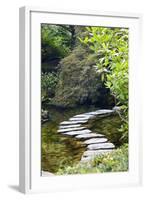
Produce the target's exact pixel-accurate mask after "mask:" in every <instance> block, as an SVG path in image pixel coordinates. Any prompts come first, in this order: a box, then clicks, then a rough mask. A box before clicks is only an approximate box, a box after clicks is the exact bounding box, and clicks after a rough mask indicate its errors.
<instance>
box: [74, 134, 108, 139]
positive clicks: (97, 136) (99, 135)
mask: <svg viewBox="0 0 146 200" xmlns="http://www.w3.org/2000/svg"><path fill="white" fill-rule="evenodd" d="M75 137H76V138H77V139H87V138H99V137H104V135H101V134H97V133H89V134H83V135H77V136H75Z"/></svg>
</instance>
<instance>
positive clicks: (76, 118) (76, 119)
mask: <svg viewBox="0 0 146 200" xmlns="http://www.w3.org/2000/svg"><path fill="white" fill-rule="evenodd" d="M88 119H89V118H88V117H84V118H83V117H80V118H79V117H71V118H70V119H69V121H82V120H84V121H86V122H87V121H88Z"/></svg>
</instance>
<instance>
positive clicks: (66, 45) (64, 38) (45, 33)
mask: <svg viewBox="0 0 146 200" xmlns="http://www.w3.org/2000/svg"><path fill="white" fill-rule="evenodd" d="M70 40H71V34H70V32H69V31H68V30H67V29H66V28H65V27H64V26H56V25H49V26H48V25H47V24H42V28H41V41H42V43H41V44H42V52H41V55H42V62H44V61H49V60H53V59H60V58H62V57H64V56H65V55H67V54H68V53H69V51H70V45H71V44H70Z"/></svg>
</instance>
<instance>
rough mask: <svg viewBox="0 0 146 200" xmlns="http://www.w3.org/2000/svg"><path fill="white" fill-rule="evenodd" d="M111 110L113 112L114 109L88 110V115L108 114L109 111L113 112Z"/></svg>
mask: <svg viewBox="0 0 146 200" xmlns="http://www.w3.org/2000/svg"><path fill="white" fill-rule="evenodd" d="M113 112H114V110H108V109H102V110H97V111H93V112H89V113H88V114H90V115H101V114H109V113H113Z"/></svg>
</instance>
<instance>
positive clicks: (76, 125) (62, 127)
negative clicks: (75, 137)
mask: <svg viewBox="0 0 146 200" xmlns="http://www.w3.org/2000/svg"><path fill="white" fill-rule="evenodd" d="M80 126H81V125H80V124H73V125H66V126H62V125H61V126H59V129H65V128H77V127H80Z"/></svg>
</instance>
